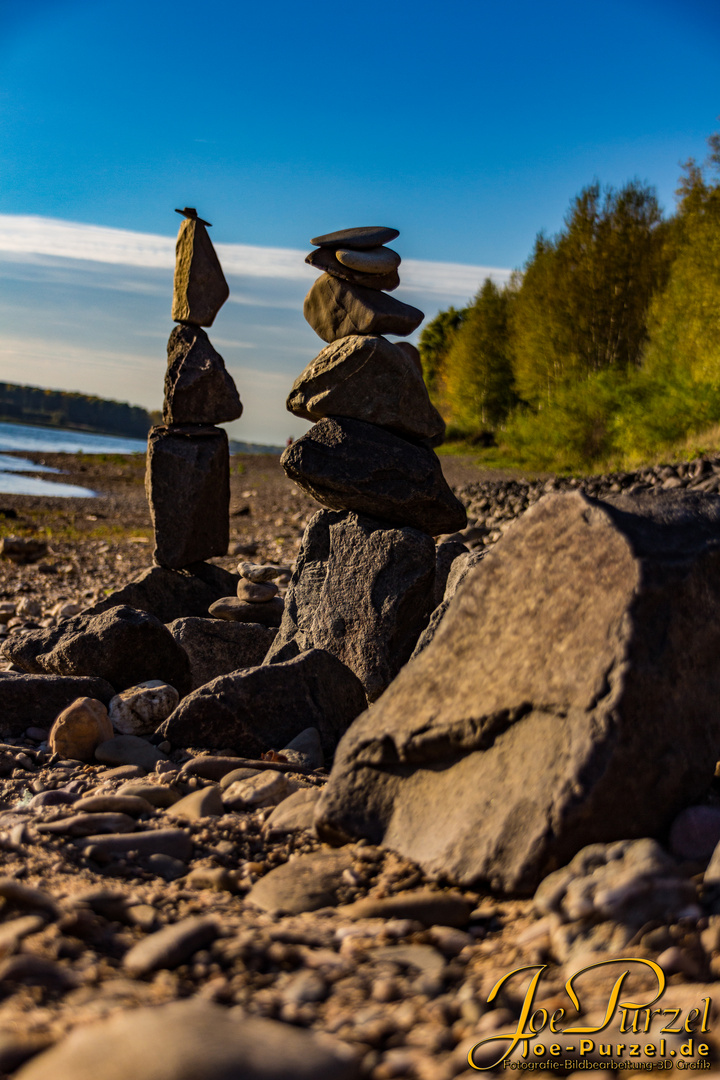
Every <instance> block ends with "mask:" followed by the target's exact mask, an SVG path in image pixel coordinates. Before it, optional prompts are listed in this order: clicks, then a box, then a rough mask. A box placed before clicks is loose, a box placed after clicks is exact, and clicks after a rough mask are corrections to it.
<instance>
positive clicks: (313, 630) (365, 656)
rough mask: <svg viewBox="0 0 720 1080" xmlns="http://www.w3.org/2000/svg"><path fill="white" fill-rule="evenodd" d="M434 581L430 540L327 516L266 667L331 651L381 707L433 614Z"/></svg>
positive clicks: (296, 580)
mask: <svg viewBox="0 0 720 1080" xmlns="http://www.w3.org/2000/svg"><path fill="white" fill-rule="evenodd" d="M434 578H435V545H434V543H433V541H432V539H431V538H430V537H429V536H427V535H426V534H425V533H422V532H420V531H419V530H417V529H410V528H402V529H389V528H387V527H386V526H383V524H382V523H381V522H379V521H376V520H374V519H373V518H368V517H364V516H363V517H359V516H358V515H357V514H352V513H348V512H336V511H330V510H321V511H320V513H318V514H316V515H315V516H314V518H313V519H312V521H311V522H310V524H309V525H308V527H307V529H306V530H305V535H304V537H303V542H302V548H301V549H300V554H299V556H298V560H297V564H296V568H295V572H294V574H293V577H292V581H291V582H290V588H289V590H288V593H287V596H286V598H285V614H284V615H283V621H282V623H281V626H280V630H279V632H278V636H277V638H276V639H275V642H274V643H273V645H272V647H271V649H270V652H269V653H268V657H267V661H266V662H272V661H273V657H276V656H279V657H282V656H283V653H284V651H285V650H287V648H288V646H289V645H292V646H294V647H295V648H297V649H299V651H304V650H305V649H312V648H317V649H327V651H328V652H330V653H332V654H333V656H336V657H337V658H338V660H342V662H343V663H344V664H346V665H347V666H348V667H349V668H350V670H351V671H354V672H355V674H356V675H357V677H358V678H359V679H360V681H361V682H362V684H363V686H364V687H365V692H366V694H367V696H368V698H369V700H370V701H374V700H375V698H377V697H379V696H380V694H381V693H382V692H383V690H385V689H386V687H387V686H389V684H390V683H391V682H392V680H393V679H394V678H395V676H396V675H397V673H398V671H399V670H400V668H401V667H402V666H403V664H404V663H405V662H406V661H407V660H408V658H409V656H410V653H411V652H412V650H413V647H414V645H415V642H416V641H417V639H418V637H419V635H420V632H421V631H422V629H423V627H424V625H425V623H426V621H427V617H428V615H429V612H430V608H431V606H432V594H433V583H434Z"/></svg>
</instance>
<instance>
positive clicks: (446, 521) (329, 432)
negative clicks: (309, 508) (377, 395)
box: [280, 416, 467, 536]
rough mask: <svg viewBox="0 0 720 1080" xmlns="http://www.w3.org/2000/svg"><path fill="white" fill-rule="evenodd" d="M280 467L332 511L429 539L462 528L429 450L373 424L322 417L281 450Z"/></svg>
mask: <svg viewBox="0 0 720 1080" xmlns="http://www.w3.org/2000/svg"><path fill="white" fill-rule="evenodd" d="M280 464H281V465H282V467H283V468H284V470H285V472H286V473H287V475H288V476H289V477H290V479H291V480H294V481H295V483H296V484H298V486H299V487H301V488H302V489H303V490H304V491H307V492H308V494H310V495H312V496H313V498H315V499H317V501H318V502H320V503H322V504H323V506H327V507H329V508H330V509H331V510H355V511H356V512H357V513H358V514H369V515H370V516H371V517H374V518H379V519H380V520H382V521H386V522H392V524H394V525H395V524H396V525H410V526H412V527H413V528H415V529H420V530H421V532H426V533H429V534H430V535H431V536H438V535H439V534H440V533H446V532H455V531H456V530H457V529H462V528H464V527H465V525H466V523H467V516H466V514H465V508H464V506H463V505H462V503H461V502H460V501H459V499H456V498H455V496H454V495H453V493H452V491H451V490H450V488H449V487H448V485H447V483H446V481H445V477H444V476H443V474H442V469H441V468H440V462H439V461H438V458H437V456H436V455H435V454H434V453H433V452H432V450H430V449H428V448H427V447H425V446H417V445H415V444H414V443H411V442H408V441H407V440H406V439H401V438H400V437H399V436H398V435H394V434H393V433H392V432H391V431H385V430H384V428H381V427H377V426H376V425H375V424H366V423H364V422H363V421H361V420H349V419H346V418H344V417H342V418H341V417H337V416H333V417H326V418H325V419H324V420H320V421H319V422H318V423H317V424H315V426H314V427H312V428H310V430H309V431H308V432H306V433H305V435H303V436H302V437H301V438H299V439H297V440H296V441H295V442H294V443H293V444H292V446H289V447H288V448H287V450H285V452H284V454H283V456H282V457H281V458H280Z"/></svg>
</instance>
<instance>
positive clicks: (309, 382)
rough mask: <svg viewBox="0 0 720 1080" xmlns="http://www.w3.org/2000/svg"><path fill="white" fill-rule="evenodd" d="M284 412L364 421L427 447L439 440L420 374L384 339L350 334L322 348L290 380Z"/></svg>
mask: <svg viewBox="0 0 720 1080" xmlns="http://www.w3.org/2000/svg"><path fill="white" fill-rule="evenodd" d="M403 345H405V346H407V343H406V342H403ZM287 408H288V411H289V412H291V413H294V414H295V416H302V417H303V418H304V419H306V420H322V418H323V417H324V416H346V417H349V418H351V419H354V420H364V421H366V423H369V424H377V425H378V427H384V428H388V429H389V430H390V431H394V432H395V433H396V434H398V435H402V436H404V437H405V438H410V439H413V438H414V439H422V440H425V441H426V442H427V444H428V445H431V446H438V445H439V444H440V443H441V442H442V441H443V438H444V436H445V421H444V420H443V418H442V416H441V415H440V413H439V412H438V411H437V409H436V408H435V406H434V405H433V404H432V403H431V401H430V398H429V396H428V392H427V388H426V386H425V383H424V381H423V377H422V371H421V370H420V369H419V368H418V366H417V365H416V364H415V363H414V362H413V358H412V355H409V354H408V351H407V348H402V347H401V346H399V345H394V344H393V343H392V342H390V341H388V340H387V339H386V338H384V337H377V336H368V335H360V334H352V335H350V336H349V337H344V338H339V339H338V340H337V341H334V342H333V343H332V344H331V345H328V346H327V348H325V349H323V350H322V352H321V353H320V354H319V355H318V356H316V357H315V359H314V360H311V361H310V363H309V364H308V366H307V367H306V368H305V370H304V371H303V373H302V375H300V376H299V377H298V378H297V379H296V380H295V383H294V384H293V388H292V390H291V391H290V396H289V397H288V399H287Z"/></svg>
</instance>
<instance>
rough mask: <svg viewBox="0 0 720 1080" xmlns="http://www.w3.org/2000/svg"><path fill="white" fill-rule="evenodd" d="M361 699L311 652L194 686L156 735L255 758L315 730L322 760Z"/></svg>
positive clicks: (337, 669)
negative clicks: (310, 729) (305, 729)
mask: <svg viewBox="0 0 720 1080" xmlns="http://www.w3.org/2000/svg"><path fill="white" fill-rule="evenodd" d="M365 701H366V699H365V693H364V692H363V688H362V685H361V683H360V682H359V680H358V679H357V678H356V677H355V675H353V673H352V672H351V671H350V670H349V668H347V667H345V665H344V664H342V663H341V662H340V661H339V660H336V659H335V657H334V656H331V655H330V653H328V652H324V651H323V650H321V649H311V650H310V651H309V652H305V653H303V654H302V655H301V656H297V657H295V658H294V659H292V660H288V661H286V662H285V663H278V664H271V665H269V666H267V667H254V668H245V669H244V670H242V671H234V672H232V673H231V674H229V675H223V676H221V677H220V678H219V679H214V680H213V682H211V683H208V684H207V686H201V687H200V689H199V690H195V691H194V692H193V693H192V694H189V695H188V696H187V697H186V698H185V700H184V701H181V702H180V705H179V706H178V707H177V709H176V710H175V712H174V713H172V714H171V715H170V716H169V717H168V719H167V720H166V721H165V722H164V723H163V724H162V725H161V727H160V728H159V733H160V734H161V735H163V737H164V738H166V739H168V740H169V741H170V742H171V743H172V745H173V746H174V747H177V746H202V747H205V748H207V749H209V750H212V749H215V750H217V749H220V748H223V749H229V750H232V751H233V752H234V753H237V754H239V755H242V756H245V757H255V758H259V757H260V755H261V754H264V753H266V752H267V751H268V750H279V749H281V748H282V747H283V746H287V744H288V743H289V742H290V741H291V740H292V739H293V738H294V737H295V736H296V735H299V734H300V732H301V731H303V729H304V728H307V727H316V728H317V729H318V731H319V732H320V739H321V742H322V747H323V752H324V753H325V754H326V755H327V756H328V757H330V756H331V755H332V754H333V753H334V750H335V747H336V745H337V742H338V739H339V738H340V736H341V735H342V733H343V732H344V731H345V730H346V729H347V728H348V727H349V726H350V724H351V722H352V721H353V720H354V719H355V717H356V716H357V715H358V713H360V712H362V710H363V709H364V708H365Z"/></svg>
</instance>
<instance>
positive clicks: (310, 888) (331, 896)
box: [245, 804, 352, 915]
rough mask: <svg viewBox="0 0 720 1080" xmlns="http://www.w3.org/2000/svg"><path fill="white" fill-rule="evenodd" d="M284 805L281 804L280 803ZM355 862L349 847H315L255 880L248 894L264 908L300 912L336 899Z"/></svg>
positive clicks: (288, 913)
mask: <svg viewBox="0 0 720 1080" xmlns="http://www.w3.org/2000/svg"><path fill="white" fill-rule="evenodd" d="M281 805H282V804H281ZM351 865H352V855H351V854H350V852H349V851H314V852H313V853H312V855H300V856H298V858H296V859H291V860H290V862H286V863H283V864H282V866H276V867H275V869H274V870H270V871H269V872H268V873H267V874H264V875H263V877H261V878H260V880H259V881H256V882H255V884H254V885H253V887H252V889H251V890H250V892H249V893H248V894H247V896H246V897H245V901H246V903H248V904H254V905H255V906H256V907H260V908H262V909H263V910H264V911H270V912H273V913H277V914H279V913H281V912H282V913H284V914H286V915H299V914H300V912H302V911H316V910H317V909H318V908H321V907H328V906H330V905H331V904H334V903H335V902H336V900H337V890H338V888H339V887H340V883H341V881H342V875H343V871H345V870H347V869H349V867H350V866H351Z"/></svg>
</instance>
